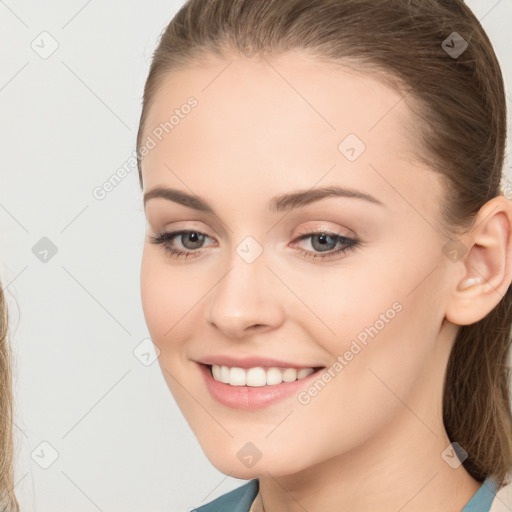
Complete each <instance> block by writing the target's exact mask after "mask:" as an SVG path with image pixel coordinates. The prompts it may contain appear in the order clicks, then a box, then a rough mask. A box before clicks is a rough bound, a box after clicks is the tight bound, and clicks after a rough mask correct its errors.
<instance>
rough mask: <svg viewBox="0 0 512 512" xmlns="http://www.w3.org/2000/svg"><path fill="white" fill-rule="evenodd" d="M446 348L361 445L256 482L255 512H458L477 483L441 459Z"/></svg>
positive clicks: (444, 445)
mask: <svg viewBox="0 0 512 512" xmlns="http://www.w3.org/2000/svg"><path fill="white" fill-rule="evenodd" d="M450 348H451V347H450V346H449V344H444V345H443V344H440V345H439V347H438V349H437V351H438V353H437V354H436V356H435V357H433V358H432V364H431V365H430V366H429V367H427V368H426V369H425V375H424V376H422V378H419V379H418V381H419V382H421V386H419V387H418V389H415V390H414V391H413V392H412V393H411V394H410V395H409V396H407V397H406V398H399V397H398V395H395V396H393V397H392V399H393V400H400V401H401V402H402V404H403V407H402V408H401V410H400V412H399V413H398V414H397V415H396V416H395V417H394V419H393V421H391V422H390V423H388V424H387V426H386V427H385V428H384V429H381V430H380V431H379V432H378V433H377V434H376V435H374V436H372V437H371V438H369V439H367V440H366V442H365V443H363V444H362V445H359V446H357V447H356V448H354V449H352V450H350V451H348V452H345V453H343V454H341V455H339V456H335V457H332V458H330V459H327V460H324V461H322V462H321V463H318V464H316V465H314V466H311V467H308V468H306V469H303V470H300V471H298V472H294V473H293V474H287V475H273V474H271V473H269V472H267V473H265V474H264V475H262V476H260V477H259V484H260V496H258V497H257V499H256V500H255V503H254V504H255V506H256V510H255V512H256V511H257V512H259V511H260V510H262V511H263V510H264V511H265V512H277V511H279V512H304V510H307V511H308V512H320V511H325V510H333V511H350V512H368V511H369V510H378V511H379V512H397V510H400V511H401V512H430V511H432V510H436V511H437V512H454V511H460V510H462V509H463V508H464V506H465V505H466V504H467V502H468V501H469V500H470V499H471V498H472V496H473V495H474V494H475V492H476V491H477V490H478V488H479V487H480V485H481V483H480V482H478V481H477V480H475V479H473V478H472V477H471V476H470V475H469V473H467V472H466V470H465V469H464V467H463V466H462V465H459V466H458V467H456V468H453V467H452V466H451V465H449V464H448V463H447V462H446V461H445V459H444V458H443V457H442V453H443V452H445V453H446V448H447V447H448V448H449V445H450V440H449V438H448V435H447V433H446V431H445V428H444V425H443V421H442V383H443V376H444V368H445V364H443V363H446V361H447V358H448V354H449V350H450ZM390 393H391V392H390ZM340 435H343V433H342V432H340ZM449 453H450V452H448V454H449ZM453 455H454V454H453V453H452V458H451V459H450V460H451V461H453ZM455 458H456V456H455ZM452 465H453V464H452ZM260 498H261V501H262V507H260V508H258V502H259V501H260Z"/></svg>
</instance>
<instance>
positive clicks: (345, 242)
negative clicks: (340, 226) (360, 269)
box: [293, 231, 359, 260]
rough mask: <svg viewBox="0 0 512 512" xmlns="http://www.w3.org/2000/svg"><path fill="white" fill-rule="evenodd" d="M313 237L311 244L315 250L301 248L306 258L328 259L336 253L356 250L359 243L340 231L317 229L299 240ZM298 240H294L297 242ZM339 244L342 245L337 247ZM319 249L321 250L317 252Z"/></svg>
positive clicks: (300, 250)
mask: <svg viewBox="0 0 512 512" xmlns="http://www.w3.org/2000/svg"><path fill="white" fill-rule="evenodd" d="M308 238H309V239H311V241H310V244H311V247H312V248H313V249H314V251H305V250H303V249H299V252H300V253H302V254H303V255H304V256H305V257H306V258H312V259H317V258H319V259H321V260H327V259H329V258H332V257H334V256H336V255H340V254H342V253H345V252H348V251H351V250H354V249H355V248H356V247H357V246H358V245H359V241H358V240H355V239H354V238H348V237H346V236H344V235H341V234H339V233H332V232H329V231H317V232H314V233H307V234H305V235H302V236H301V237H299V238H298V239H297V241H301V240H307V239H308ZM295 243H296V241H294V242H293V244H295ZM338 244H341V246H340V247H338V248H336V247H337V246H338ZM315 251H319V252H315Z"/></svg>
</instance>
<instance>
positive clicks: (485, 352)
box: [136, 0, 512, 487]
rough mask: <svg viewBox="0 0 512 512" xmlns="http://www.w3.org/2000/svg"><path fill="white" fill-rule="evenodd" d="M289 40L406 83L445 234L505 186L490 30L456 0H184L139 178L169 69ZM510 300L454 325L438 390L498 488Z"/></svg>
mask: <svg viewBox="0 0 512 512" xmlns="http://www.w3.org/2000/svg"><path fill="white" fill-rule="evenodd" d="M404 20H406V22H404ZM446 27H456V28H457V32H458V33H459V34H461V35H462V36H464V35H466V39H470V44H469V46H468V48H467V49H466V50H465V51H464V53H462V54H461V55H460V56H457V58H456V59H455V58H452V57H451V56H449V55H448V52H447V51H445V50H443V49H442V48H441V43H442V41H443V40H444V39H446V38H447V36H448V35H449V32H450V31H449V30H448V33H447V32H446V30H447V29H446ZM397 33H400V38H397V37H396V34H397ZM361 34H365V37H364V39H362V38H361ZM403 41H407V44H403ZM430 41H432V42H433V43H432V44H434V43H435V45H436V47H437V48H438V51H437V52H436V51H433V50H432V45H430V44H427V43H426V42H430ZM438 43H439V44H438ZM382 48H391V50H390V51H386V52H383V51H382ZM294 49H301V50H305V51H312V52H313V53H314V55H315V56H317V57H318V58H320V59H325V60H326V61H327V62H329V61H330V62H343V63H344V64H346V65H349V66H352V65H353V66H355V68H356V69H357V70H359V71H365V70H366V71H368V72H370V73H371V74H377V76H378V77H379V78H382V80H383V81H384V82H386V83H387V84H389V85H391V86H392V87H395V88H396V89H397V90H398V91H399V92H403V91H407V97H405V96H404V101H407V103H408V104H410V107H411V109H412V110H413V111H415V113H416V114H418V115H419V119H421V120H422V122H421V124H420V125H419V128H418V135H419V139H420V142H421V144H420V145H419V149H418V153H419V155H418V157H419V158H420V159H422V160H423V161H424V162H426V163H427V165H429V166H431V168H432V169H434V170H435V171H436V172H439V173H440V174H441V175H442V176H443V178H444V180H445V183H446V192H447V193H446V197H445V198H444V204H443V207H444V209H443V214H442V222H443V224H444V226H443V227H444V228H445V229H446V230H447V232H448V233H451V234H452V233H453V234H455V235H456V234H457V233H459V234H461V233H464V232H467V231H468V230H469V229H471V225H472V222H473V220H474V217H475V215H476V213H477V212H478V211H479V209H480V208H481V207H482V206H483V205H484V204H485V203H486V202H487V201H489V200H490V199H492V198H493V197H496V196H497V195H500V193H501V189H500V185H501V180H502V170H503V164H504V153H505V141H506V129H507V123H506V121H507V119H506V100H505V92H504V84H503V77H502V73H501V69H500V66H499V62H498V59H497V57H496V55H495V52H494V49H493V47H492V44H491V42H490V41H489V38H488V36H487V35H486V33H485V31H484V29H483V28H482V26H481V25H480V22H479V21H478V20H477V18H476V17H475V16H474V14H473V13H472V12H471V10H470V9H469V8H468V7H467V6H466V5H465V4H464V3H463V2H462V1H460V0H428V1H425V0H423V1H420V0H393V1H380V2H375V1H374V0H314V1H311V2H306V3H305V2H302V1H301V0H279V1H271V0H269V1H267V2H254V1H253V0H209V1H208V2H205V1H204V0H189V1H188V2H186V3H185V4H184V5H183V6H182V7H181V9H180V10H179V11H178V12H177V13H176V15H175V16H174V18H173V19H172V21H171V22H170V23H169V25H168V26H167V27H166V29H165V30H164V31H163V33H162V34H161V36H160V41H159V44H158V46H157V48H156V50H155V52H154V54H153V59H152V63H151V67H150V70H149V74H148V78H147V81H146V84H145V88H144V96H143V104H142V112H141V117H140V124H139V131H138V135H137V147H136V148H137V160H138V171H139V180H140V185H141V187H142V173H141V165H140V164H141V159H142V156H143V155H142V156H141V153H140V148H141V147H142V146H143V140H142V138H143V135H142V134H143V132H144V128H145V127H144V123H145V119H146V117H147V113H148V110H149V107H150V105H151V104H152V102H153V100H154V98H155V95H156V93H157V91H158V88H159V86H160V84H161V83H162V80H163V79H164V78H165V76H166V75H168V74H169V73H170V72H172V71H176V70H180V69H186V68H187V67H190V66H193V65H194V64H197V63H200V62H201V58H202V57H208V55H214V56H217V57H221V58H224V59H226V58H229V56H230V55H241V56H245V57H248V58H253V57H255V56H264V55H266V54H269V55H271V54H272V53H275V54H278V53H284V52H286V51H287V50H294ZM425 70H428V73H427V72H426V71H425ZM447 198H449V200H447ZM511 304H512V287H509V288H508V290H507V292H506V294H505V295H504V296H503V297H502V299H500V302H499V303H498V304H497V306H496V307H495V308H494V309H493V310H492V311H491V312H490V313H489V314H487V315H486V316H485V317H484V318H482V319H481V320H480V321H478V322H476V323H474V324H471V325H463V326H461V327H460V329H459V332H458V334H457V337H456V340H455V343H454V346H453V349H452V352H451V354H450V359H449V362H448V367H447V371H446V378H445V382H444V390H443V421H444V425H445V429H446V432H447V434H448V436H449V438H450V440H451V441H452V442H453V441H457V442H458V443H459V444H460V445H461V446H463V447H464V449H465V450H466V452H467V453H468V457H467V458H466V459H465V460H464V462H463V464H464V467H465V469H466V470H467V472H468V473H469V474H470V475H471V476H472V477H474V478H475V479H476V480H478V481H480V482H483V481H484V480H485V479H486V478H487V477H488V476H492V477H493V478H494V479H495V480H496V482H497V484H498V486H499V487H503V486H504V485H506V484H508V483H509V481H508V480H507V479H508V478H510V470H511V468H512V415H511V410H510V393H511V392H510V372H511V370H510V366H508V364H509V363H508V357H509V352H510V331H511V325H512V308H511Z"/></svg>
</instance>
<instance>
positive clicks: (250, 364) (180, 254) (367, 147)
mask: <svg viewBox="0 0 512 512" xmlns="http://www.w3.org/2000/svg"><path fill="white" fill-rule="evenodd" d="M505 140H506V104H505V94H504V87H503V79H502V74H501V71H500V67H499V64H498V61H497V58H496V55H495V53H494V50H493V48H492V45H491V43H490V42H489V39H488V37H487V36H486V34H485V33H484V30H483V29H482V27H481V25H480V24H479V22H478V21H477V19H476V18H475V17H474V15H473V14H472V13H471V11H470V10H469V9H468V8H467V7H466V6H465V5H464V4H463V3H462V2H461V1H459V0H443V1H440V0H382V1H380V2H375V1H374V0H310V1H308V2H303V1H300V0H268V1H265V2H255V1H253V0H208V1H204V0H190V1H188V2H187V3H186V4H185V5H184V6H183V7H182V8H181V9H180V10H179V12H178V13H177V14H176V15H175V17H174V18H173V19H172V21H171V22H170V24H169V25H168V26H167V28H166V30H165V31H164V32H163V34H162V36H161V40H160V42H159V44H158V47H157V49H156V51H155V54H154V57H153V61H152V65H151V69H150V72H149V76H148V79H147V83H146V86H145V90H144V99H143V108H142V115H141V120H140V128H139V133H138V140H137V151H138V157H139V172H140V182H141V186H142V189H143V192H144V206H145V212H146V217H147V240H146V243H145V247H144V253H143V259H142V268H141V293H142V301H143V308H144V314H145V318H146V322H147V325H148V328H149V330H150V333H151V336H152V339H153V342H154V343H155V345H156V346H157V347H158V348H159V350H160V356H159V362H160V366H161V369H162V372H163V375H164V377H165V379H166V381H167V383H168V386H169V388H170V391H171V392H172V394H173V396H174V398H175V399H176V401H177V403H178V405H179V407H180V408H181V410H182V412H183V414H184V416H185V418H186V419H187V421H188V422H189V424H190V427H191V428H192V430H193V431H194V433H195V435H196V436H197V439H198V441H199V443H200V445H201V447H202V448H203V450H204V452H205V453H206V455H207V457H208V458H209V460H210V461H211V463H212V464H213V465H214V466H215V467H217V468H218V469H219V470H220V471H222V472H223V473H225V474H227V475H230V476H232V477H236V478H240V479H247V480H250V482H248V483H247V484H245V485H243V486H242V487H239V488H238V489H236V490H235V491H232V492H230V493H228V494H225V495H224V496H221V497H220V498H218V499H216V500H214V501H213V502H212V503H210V504H207V505H204V506H202V507H200V508H199V509H198V510H200V511H205V512H206V511H220V510H222V511H223V512H227V511H239V512H242V511H243V512H247V511H248V510H249V509H250V510H252V511H266V512H283V511H290V512H291V511H304V510H307V511H308V512H317V511H325V510H340V511H341V510H344V511H345V510H346V511H348V510H350V511H351V512H368V511H370V510H379V512H396V511H397V510H400V511H402V512H407V511H409V512H413V511H414V512H427V511H428V512H434V511H435V512H455V511H461V510H463V511H464V512H469V511H471V510H473V511H474V510H478V511H479V512H484V511H488V510H489V509H490V507H491V503H492V501H493V498H494V496H495V493H496V492H497V490H499V489H500V488H501V487H502V486H504V485H505V484H507V483H508V482H509V477H510V470H511V466H512V416H511V410H510V388H509V385H510V380H509V379H510V367H509V366H508V364H509V363H508V356H509V350H510V330H511V322H512V312H511V298H512V296H511V293H512V292H511V290H510V284H511V281H512V259H511V258H512V240H511V236H510V235H511V229H510V226H511V221H512V207H511V203H510V201H508V200H507V199H506V198H505V197H504V196H503V194H502V193H501V191H500V181H501V178H502V169H503V159H504V150H505Z"/></svg>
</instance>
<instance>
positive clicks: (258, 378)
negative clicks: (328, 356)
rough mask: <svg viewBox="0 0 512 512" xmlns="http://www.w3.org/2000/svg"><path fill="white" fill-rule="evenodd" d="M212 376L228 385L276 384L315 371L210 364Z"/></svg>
mask: <svg viewBox="0 0 512 512" xmlns="http://www.w3.org/2000/svg"><path fill="white" fill-rule="evenodd" d="M211 371H212V376H213V378H214V379H215V380H216V381H217V382H222V383H224V384H229V385H230V386H251V387H261V386H277V385H278V384H281V383H282V382H294V381H296V380H301V379H303V378H305V377H307V376H308V375H310V374H311V373H313V372H314V371H315V369H314V368H300V369H297V368H277V367H271V368H263V367H262V366H256V367H254V368H247V369H246V368H237V367H232V368H230V367H229V366H220V365H217V364H214V365H212V366H211Z"/></svg>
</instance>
